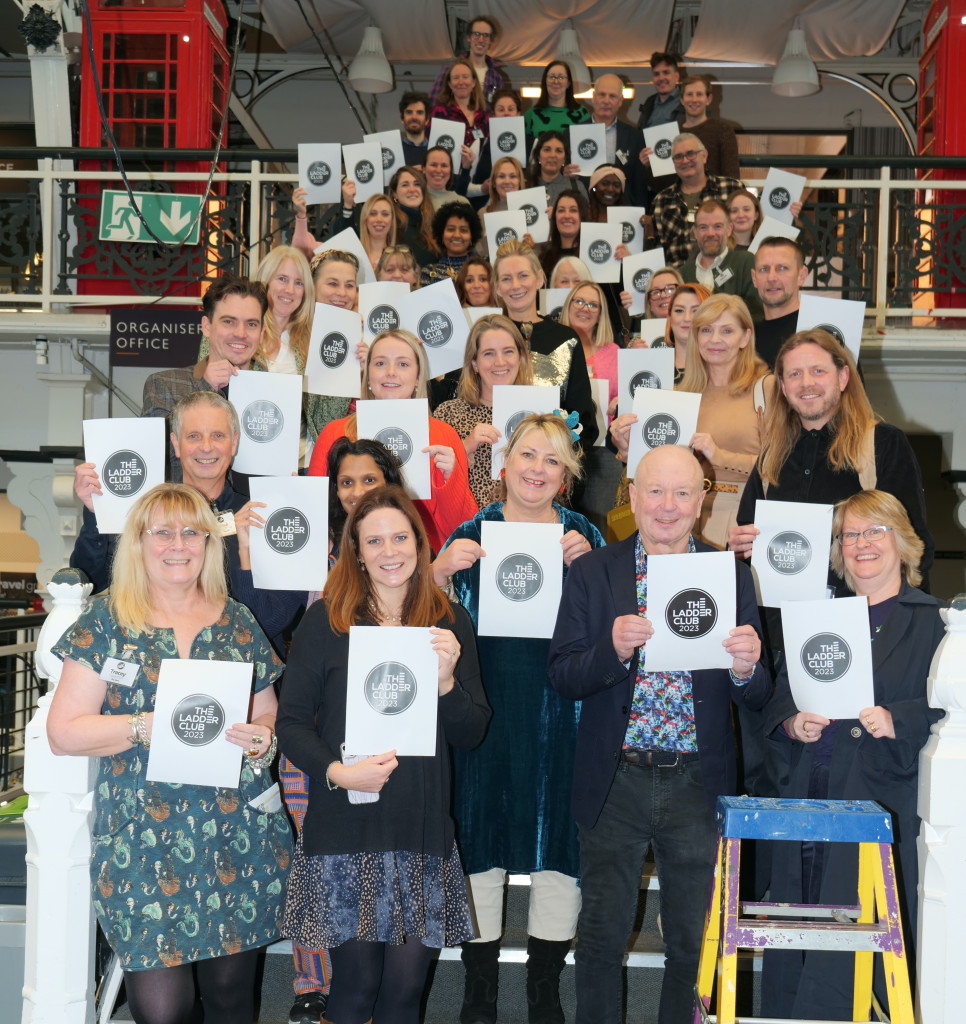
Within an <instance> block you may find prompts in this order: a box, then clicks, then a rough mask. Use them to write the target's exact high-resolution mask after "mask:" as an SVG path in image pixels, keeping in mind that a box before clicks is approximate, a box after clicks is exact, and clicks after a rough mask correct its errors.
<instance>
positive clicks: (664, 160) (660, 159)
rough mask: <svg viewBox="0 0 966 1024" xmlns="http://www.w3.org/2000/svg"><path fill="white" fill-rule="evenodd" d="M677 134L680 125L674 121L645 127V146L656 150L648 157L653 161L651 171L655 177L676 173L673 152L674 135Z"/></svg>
mask: <svg viewBox="0 0 966 1024" xmlns="http://www.w3.org/2000/svg"><path fill="white" fill-rule="evenodd" d="M677 134H678V126H677V123H676V122H674V121H669V122H668V123H667V124H656V125H654V127H653V128H645V129H644V146H645V147H650V148H651V149H653V150H654V152H653V153H652V154H651V155H650V156H649V157H648V159H649V160H650V162H651V164H650V166H651V173H652V174H653V175H654V177H655V178H660V177H661V176H662V175H664V174H674V161H673V160H672V159H671V152H672V150H673V149H674V136H675V135H677Z"/></svg>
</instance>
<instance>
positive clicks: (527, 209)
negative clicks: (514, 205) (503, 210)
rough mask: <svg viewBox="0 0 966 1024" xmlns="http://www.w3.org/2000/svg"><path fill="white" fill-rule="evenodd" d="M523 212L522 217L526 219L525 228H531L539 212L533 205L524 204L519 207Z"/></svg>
mask: <svg viewBox="0 0 966 1024" xmlns="http://www.w3.org/2000/svg"><path fill="white" fill-rule="evenodd" d="M520 209H521V210H522V211H523V214H524V216H525V217H526V218H527V227H528V228H530V227H533V225H534V224H536V223H537V218H538V217H539V216H540V211H539V210H538V209H537V208H536V207H535V206H534V205H533V203H524V204H523V206H521V207H520Z"/></svg>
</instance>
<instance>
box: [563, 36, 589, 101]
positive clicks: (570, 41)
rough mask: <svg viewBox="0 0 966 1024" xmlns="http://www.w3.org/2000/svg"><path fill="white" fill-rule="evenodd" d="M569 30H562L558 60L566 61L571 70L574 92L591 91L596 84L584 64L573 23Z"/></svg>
mask: <svg viewBox="0 0 966 1024" xmlns="http://www.w3.org/2000/svg"><path fill="white" fill-rule="evenodd" d="M568 25H569V26H570V27H569V28H565V29H561V31H560V42H559V43H558V44H557V60H562V61H564V63H565V64H567V66H568V67H569V68H570V78H571V81H572V84H573V87H574V92H575V93H578V92H583V91H584V90H585V89H589V88H590V87H591V86H592V85H593V84H594V83H593V79H592V78H591V75H590V68H589V67H587V65H586V64H585V63H584V58H583V57H581V55H580V45H579V44H578V42H577V32H576V30H575V29H574V27H573V22H572V21H571V22H568Z"/></svg>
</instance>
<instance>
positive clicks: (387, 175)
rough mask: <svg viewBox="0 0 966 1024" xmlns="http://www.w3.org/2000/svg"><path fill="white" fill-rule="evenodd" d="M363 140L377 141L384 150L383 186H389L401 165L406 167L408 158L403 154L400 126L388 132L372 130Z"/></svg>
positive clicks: (385, 187)
mask: <svg viewBox="0 0 966 1024" xmlns="http://www.w3.org/2000/svg"><path fill="white" fill-rule="evenodd" d="M362 141H363V142H375V143H376V144H377V145H378V146H379V148H380V149H381V150H382V187H383V189H387V188H389V182H390V181H391V180H392V176H393V175H394V174H395V173H396V171H398V170H399V168H400V167H405V165H406V158H405V157H404V156H403V145H402V135H401V134H400V132H399V129H398V128H392V129H390V130H389V131H387V132H371V133H370V134H368V135H363V136H362Z"/></svg>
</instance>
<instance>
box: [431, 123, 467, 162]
mask: <svg viewBox="0 0 966 1024" xmlns="http://www.w3.org/2000/svg"><path fill="white" fill-rule="evenodd" d="M465 138H466V125H465V124H463V122H462V121H449V120H447V119H446V118H445V117H434V118H433V119H432V121H431V122H430V125H429V145H428V146H427V147H426V148H427V149H432V148H433V147H434V146H439V147H440V148H441V149H445V150H446V152H447V153H449V155H450V159H451V160H452V161H453V168H454V169H455V168H457V167H459V165H460V159H461V155H462V148H463V139H465Z"/></svg>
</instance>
